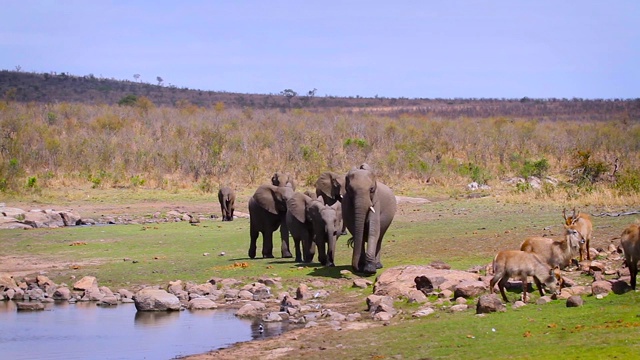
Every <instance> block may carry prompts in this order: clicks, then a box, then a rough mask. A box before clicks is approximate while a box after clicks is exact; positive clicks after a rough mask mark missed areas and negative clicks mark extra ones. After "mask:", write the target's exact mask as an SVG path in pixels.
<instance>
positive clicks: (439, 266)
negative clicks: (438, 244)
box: [429, 260, 451, 270]
mask: <svg viewBox="0 0 640 360" xmlns="http://www.w3.org/2000/svg"><path fill="white" fill-rule="evenodd" d="M429 266H431V267H432V268H434V269H438V270H450V269H451V265H449V264H447V263H445V262H444V261H440V260H436V261H433V262H432V263H431V264H429Z"/></svg>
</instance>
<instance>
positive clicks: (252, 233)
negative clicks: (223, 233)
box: [249, 223, 260, 259]
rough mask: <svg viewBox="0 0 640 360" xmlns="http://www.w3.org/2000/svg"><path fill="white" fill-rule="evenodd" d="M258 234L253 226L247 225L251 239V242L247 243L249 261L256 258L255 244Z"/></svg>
mask: <svg viewBox="0 0 640 360" xmlns="http://www.w3.org/2000/svg"><path fill="white" fill-rule="evenodd" d="M259 234H260V233H259V232H258V230H256V228H255V225H254V224H253V223H251V224H250V225H249V236H250V237H251V241H250V243H249V258H251V259H255V258H256V248H257V246H256V242H257V241H258V235H259Z"/></svg>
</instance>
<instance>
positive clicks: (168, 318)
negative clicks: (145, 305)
mask: <svg viewBox="0 0 640 360" xmlns="http://www.w3.org/2000/svg"><path fill="white" fill-rule="evenodd" d="M179 319H180V312H179V311H137V312H136V315H135V317H134V320H135V324H136V326H143V327H144V326H150V327H162V326H167V325H169V324H170V323H172V322H175V321H178V320H179Z"/></svg>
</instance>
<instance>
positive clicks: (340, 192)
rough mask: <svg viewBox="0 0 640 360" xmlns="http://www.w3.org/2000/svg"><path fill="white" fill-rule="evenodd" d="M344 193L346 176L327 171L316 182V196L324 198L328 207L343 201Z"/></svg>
mask: <svg viewBox="0 0 640 360" xmlns="http://www.w3.org/2000/svg"><path fill="white" fill-rule="evenodd" d="M344 192H345V190H344V175H340V174H338V173H335V172H332V171H327V172H324V173H322V174H321V175H320V176H319V177H318V180H316V195H317V196H318V197H322V200H323V201H324V203H325V204H327V205H333V204H335V203H336V202H337V201H342V197H343V196H344Z"/></svg>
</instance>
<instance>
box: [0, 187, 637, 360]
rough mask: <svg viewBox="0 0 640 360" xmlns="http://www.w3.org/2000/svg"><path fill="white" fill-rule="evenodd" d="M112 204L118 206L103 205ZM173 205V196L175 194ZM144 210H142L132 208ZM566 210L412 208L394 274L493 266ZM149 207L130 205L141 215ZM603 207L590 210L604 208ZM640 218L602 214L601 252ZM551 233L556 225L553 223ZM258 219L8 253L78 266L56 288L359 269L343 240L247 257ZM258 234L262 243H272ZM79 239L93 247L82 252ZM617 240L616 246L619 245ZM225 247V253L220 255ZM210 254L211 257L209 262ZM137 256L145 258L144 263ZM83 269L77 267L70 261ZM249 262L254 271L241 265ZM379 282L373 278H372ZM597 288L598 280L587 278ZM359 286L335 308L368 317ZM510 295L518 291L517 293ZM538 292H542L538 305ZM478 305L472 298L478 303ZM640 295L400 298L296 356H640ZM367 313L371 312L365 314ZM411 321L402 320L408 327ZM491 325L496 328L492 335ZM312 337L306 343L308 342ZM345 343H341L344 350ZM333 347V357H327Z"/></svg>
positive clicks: (388, 259)
mask: <svg viewBox="0 0 640 360" xmlns="http://www.w3.org/2000/svg"><path fill="white" fill-rule="evenodd" d="M104 201H105V202H108V199H106V198H104ZM164 201H166V198H165V199H164ZM133 207H135V205H133ZM561 209H562V207H561V206H557V205H555V204H547V203H544V204H537V203H533V204H515V203H505V202H501V201H498V200H496V199H495V198H483V199H474V200H447V201H441V202H434V203H428V204H422V205H412V204H403V205H401V206H400V207H399V212H398V214H397V216H396V219H395V220H394V222H393V224H392V226H391V228H390V229H389V232H388V233H387V236H386V238H385V241H384V245H383V249H382V251H383V253H382V261H383V263H384V265H385V268H389V267H391V266H396V265H403V264H429V263H430V262H432V261H434V260H441V261H444V262H447V263H449V264H450V265H451V266H452V268H454V269H461V270H466V269H468V268H469V267H471V266H475V265H486V264H488V263H490V261H491V259H492V257H493V256H494V255H495V253H496V252H497V251H499V250H503V249H508V248H517V247H518V246H519V244H520V242H521V241H522V240H523V239H524V238H525V237H527V236H532V235H542V234H543V233H549V232H550V233H552V234H553V237H556V238H558V237H559V234H560V229H561V222H562V221H561V220H562V217H561V216H562V215H561V214H562V213H561ZM139 210H140V209H137V210H136V209H135V208H133V209H127V211H130V212H135V211H139ZM599 211H600V210H599V209H593V210H592V211H591V212H593V213H596V212H599ZM636 219H637V217H608V218H607V217H605V218H595V219H594V224H595V230H594V233H595V238H594V244H593V245H592V246H594V247H606V246H607V245H608V244H610V243H612V240H611V239H613V238H614V237H615V236H618V235H619V234H620V233H621V231H622V229H624V227H625V226H626V225H628V224H629V223H632V222H634V221H636ZM548 227H551V230H545V228H548ZM248 229H249V222H248V220H246V219H237V220H235V221H233V222H219V221H208V220H207V221H203V222H202V223H200V224H198V226H193V225H190V224H188V223H186V222H178V223H162V224H145V225H108V226H89V227H70V228H60V229H35V230H27V231H25V230H4V231H0V248H1V249H2V254H1V255H0V256H32V257H37V258H39V259H42V260H43V261H45V260H46V261H56V262H64V263H66V264H68V266H67V267H65V268H62V269H47V270H46V271H47V275H48V276H49V277H51V278H52V279H53V280H54V281H56V282H58V283H61V282H65V283H72V282H73V281H74V280H72V279H74V277H75V279H78V278H80V277H81V276H84V275H94V276H96V277H97V278H98V281H99V284H100V285H106V286H109V287H111V288H116V289H117V288H120V287H126V288H136V287H139V286H141V285H154V284H157V285H166V284H168V282H169V281H172V280H177V279H180V280H183V281H192V282H196V283H201V282H204V281H206V280H208V279H209V278H211V277H214V276H215V277H222V278H226V277H233V278H237V279H240V280H243V281H245V282H250V281H255V280H256V279H258V278H259V277H261V276H277V277H281V278H282V281H283V283H284V285H285V290H287V289H290V288H292V287H295V286H296V285H297V284H298V283H299V282H302V281H306V280H309V279H312V278H318V279H320V280H329V279H339V278H342V275H341V274H340V271H341V270H343V269H350V262H351V260H350V258H351V249H349V248H348V247H347V246H346V237H342V238H341V239H340V240H339V243H338V249H337V254H336V264H337V266H336V267H333V268H325V267H321V266H320V265H319V264H317V263H315V262H314V263H312V264H304V265H303V264H297V263H295V262H294V261H293V259H281V258H279V256H278V255H279V252H280V250H279V244H278V245H276V247H275V249H274V253H275V254H276V256H278V257H276V258H275V259H255V260H250V259H248V257H247V249H248V245H249V230H248ZM261 241H262V240H261V239H259V243H258V247H259V248H260V246H261ZM76 242H79V243H81V244H82V245H77V246H71V245H72V244H73V243H76ZM613 243H615V241H614V242H613ZM221 252H225V256H219V254H220V253H221ZM204 253H209V255H208V256H204V255H203V254H204ZM134 261H135V262H134ZM73 264H77V265H78V268H76V269H74V268H72V267H71V265H73ZM238 265H244V266H238ZM370 279H371V280H374V277H370ZM585 280H586V281H587V280H589V279H585ZM350 285H351V284H350V282H348V281H346V282H332V283H330V284H329V285H328V286H329V288H330V290H331V292H332V294H333V295H332V297H331V298H330V299H329V301H331V302H332V301H338V302H339V301H341V300H340V299H346V298H356V299H358V301H360V303H361V304H362V307H361V308H360V311H364V310H365V305H364V304H365V303H364V299H365V297H366V296H367V295H369V294H370V293H371V290H370V289H367V290H362V289H353V288H351V287H350ZM508 295H509V298H510V299H515V298H516V297H517V294H515V293H508ZM536 296H537V292H534V293H533V294H532V297H533V298H534V299H535V298H536ZM474 304H475V301H471V302H470V305H471V307H473V306H474ZM638 305H640V293H636V292H629V293H626V294H623V295H609V296H607V297H606V298H604V299H602V300H596V299H595V298H593V297H591V296H587V297H585V306H583V307H580V308H571V309H569V308H566V307H565V302H564V301H553V302H551V303H549V304H546V305H534V304H529V305H528V306H526V307H524V308H521V309H518V310H513V309H511V308H510V306H508V310H507V312H506V313H498V314H490V315H487V316H484V317H479V316H476V315H475V313H474V311H473V310H472V309H470V310H469V311H466V312H462V313H455V314H451V313H447V312H443V311H437V312H436V313H435V314H433V315H430V316H428V317H426V318H421V319H413V318H411V317H410V314H411V313H412V312H413V311H415V310H416V309H417V307H418V305H415V304H406V303H403V302H402V301H400V302H398V303H397V308H398V309H401V310H402V311H403V312H402V313H401V314H400V315H398V316H397V317H396V318H395V319H394V320H393V321H392V322H391V324H390V325H389V326H382V327H373V328H367V329H360V330H358V331H349V330H344V331H338V332H329V333H326V334H325V336H323V337H322V338H314V339H309V338H307V337H305V338H304V339H305V343H303V344H302V345H300V342H297V343H296V344H295V346H296V354H295V356H296V357H298V356H299V357H305V358H308V359H326V358H341V359H387V358H393V357H394V356H395V355H399V354H401V355H402V358H403V359H425V358H443V359H448V358H452V359H453V358H455V359H459V358H469V359H474V358H494V359H495V358H497V359H503V358H504V359H506V358H518V359H520V358H522V359H533V358H560V357H562V358H567V359H578V358H580V359H590V358H594V359H595V358H612V357H634V356H636V355H635V354H637V353H638V350H640V349H639V348H638V347H639V344H640V337H639V336H638V335H639V333H640V331H639V328H638V327H639V326H640V318H639V317H638V316H639V315H640V310H639V309H640V307H639V306H638ZM365 316H366V315H365ZM400 319H402V320H400ZM492 329H495V331H493V330H492ZM301 339H302V338H301ZM338 345H341V346H338ZM318 348H323V349H324V350H323V351H318Z"/></svg>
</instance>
